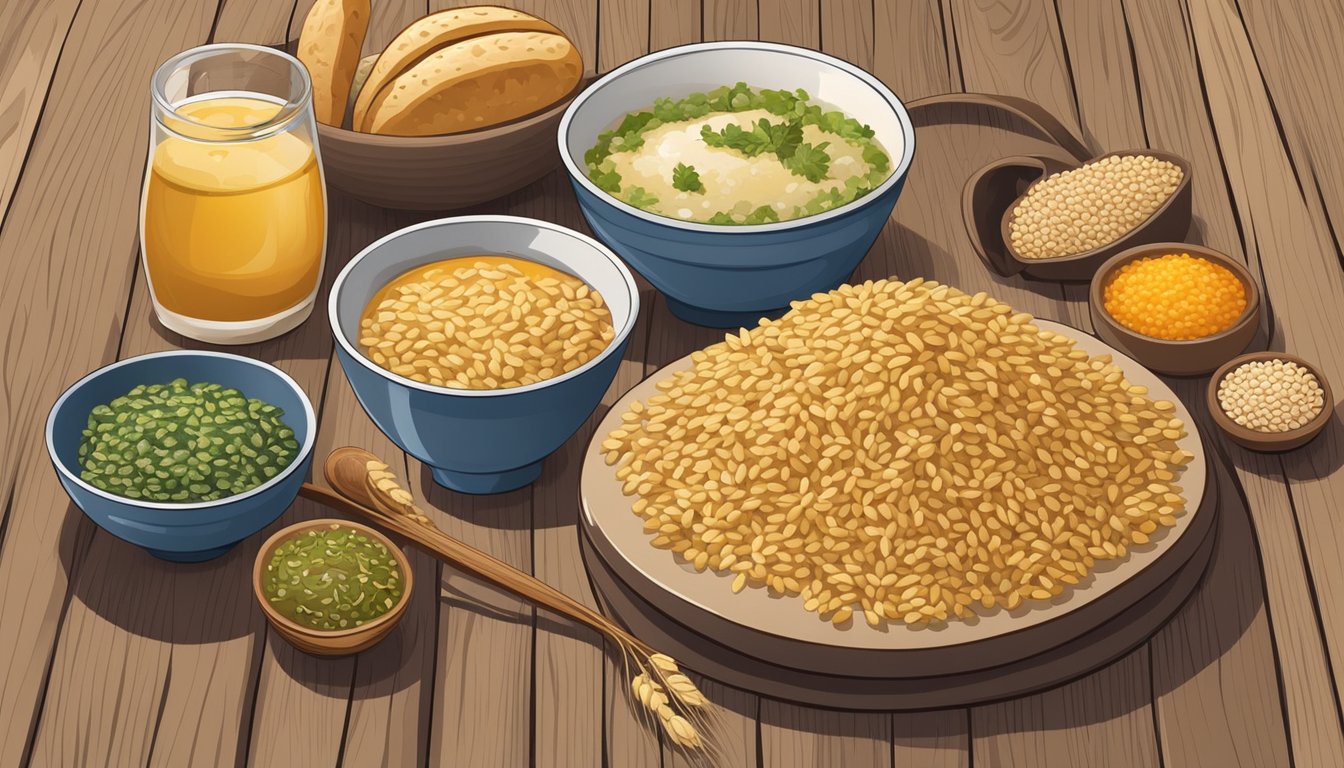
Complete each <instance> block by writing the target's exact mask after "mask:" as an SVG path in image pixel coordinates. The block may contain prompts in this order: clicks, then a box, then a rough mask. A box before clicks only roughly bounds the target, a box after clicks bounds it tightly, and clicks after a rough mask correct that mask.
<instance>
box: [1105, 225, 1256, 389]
mask: <svg viewBox="0 0 1344 768" xmlns="http://www.w3.org/2000/svg"><path fill="white" fill-rule="evenodd" d="M1167 253H1188V254H1190V255H1192V256H1198V257H1201V258H1204V259H1208V260H1209V261H1212V262H1213V263H1215V264H1218V265H1220V266H1223V267H1226V268H1227V269H1229V270H1231V272H1232V274H1234V275H1236V276H1237V279H1238V280H1240V281H1241V284H1242V287H1243V288H1245V290H1246V309H1245V310H1243V311H1242V313H1241V317H1239V318H1237V321H1236V322H1234V323H1233V324H1232V325H1231V326H1230V327H1228V328H1227V329H1226V330H1223V331H1220V332H1218V333H1215V334H1213V335H1212V336H1205V337H1203V338H1200V339H1189V340H1185V341H1169V340H1167V339H1158V338H1155V337H1152V336H1147V335H1144V334H1142V333H1137V332H1135V331H1131V330H1130V329H1128V328H1126V327H1125V326H1123V325H1121V324H1120V323H1119V322H1117V321H1116V319H1115V318H1113V317H1111V313H1109V312H1107V311H1106V304H1105V300H1104V297H1105V291H1106V285H1107V284H1109V283H1110V281H1111V278H1112V276H1113V275H1114V274H1115V272H1116V270H1118V269H1120V267H1122V266H1124V265H1125V264H1128V263H1129V262H1131V261H1134V260H1136V259H1141V258H1143V257H1145V256H1161V255H1162V254H1167ZM1088 299H1089V301H1088V305H1089V306H1088V309H1089V311H1090V313H1091V315H1092V327H1093V330H1094V331H1096V334H1097V335H1098V336H1100V337H1101V338H1102V339H1105V340H1106V342H1107V343H1109V344H1110V345H1111V346H1114V347H1116V348H1118V349H1120V350H1121V351H1123V352H1125V353H1127V354H1129V356H1130V357H1133V358H1134V359H1135V360H1138V361H1139V362H1140V363H1143V364H1144V365H1145V366H1147V367H1148V368H1150V369H1151V370H1154V371H1156V372H1158V373H1166V374H1171V375H1173V376H1199V375H1202V374H1205V373H1208V372H1210V371H1212V370H1214V369H1215V368H1217V367H1218V366H1220V365H1222V364H1223V363H1225V362H1227V361H1228V360H1230V359H1232V358H1233V357H1235V356H1236V355H1238V354H1240V353H1241V352H1242V350H1244V349H1246V347H1247V345H1249V344H1250V343H1251V339H1253V338H1255V332H1256V330H1257V329H1258V328H1259V327H1260V312H1261V302H1260V286H1259V285H1257V284H1256V282H1255V278H1254V277H1252V276H1251V273H1250V271H1249V270H1247V269H1246V266H1245V265H1244V264H1242V263H1241V262H1240V261H1237V260H1236V259H1234V258H1232V257H1230V256H1228V255H1226V254H1224V253H1220V252H1218V251H1215V250H1213V249H1212V248H1206V247H1204V246H1202V245H1193V244H1191V243H1152V244H1149V245H1141V246H1137V247H1135V248H1130V249H1129V250H1127V251H1124V252H1122V253H1119V254H1116V255H1115V256H1112V257H1111V258H1110V260H1108V261H1107V262H1106V263H1105V264H1102V265H1101V268H1100V269H1098V270H1097V273H1096V275H1094V276H1093V278H1092V287H1091V290H1090V291H1089V292H1088Z"/></svg>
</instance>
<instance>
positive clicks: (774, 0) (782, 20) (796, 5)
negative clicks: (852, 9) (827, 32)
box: [756, 0, 821, 48]
mask: <svg viewBox="0 0 1344 768" xmlns="http://www.w3.org/2000/svg"><path fill="white" fill-rule="evenodd" d="M756 9H757V12H758V14H759V17H758V19H757V29H758V30H759V32H760V36H761V39H762V40H768V41H770V42H774V43H788V44H790V45H800V46H802V47H804V48H819V47H821V0H759V2H757V3H756Z"/></svg>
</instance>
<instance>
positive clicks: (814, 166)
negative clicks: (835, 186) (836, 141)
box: [782, 141, 831, 182]
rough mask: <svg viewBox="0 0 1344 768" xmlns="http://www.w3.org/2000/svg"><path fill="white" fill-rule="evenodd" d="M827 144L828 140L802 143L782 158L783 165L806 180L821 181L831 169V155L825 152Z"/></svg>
mask: <svg viewBox="0 0 1344 768" xmlns="http://www.w3.org/2000/svg"><path fill="white" fill-rule="evenodd" d="M829 145H830V142H829V141H823V142H821V143H820V144H807V143H803V144H801V145H799V146H798V149H797V150H795V151H794V153H793V154H792V155H791V156H789V157H786V158H783V160H782V161H783V163H784V167H785V168H788V169H789V170H790V171H793V173H794V174H795V175H797V176H802V177H803V178H805V179H807V180H808V181H812V182H817V181H821V180H822V179H824V178H826V172H827V171H829V170H830V169H831V156H830V155H828V154H826V147H827V146H829Z"/></svg>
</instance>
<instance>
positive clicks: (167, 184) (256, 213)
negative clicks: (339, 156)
mask: <svg viewBox="0 0 1344 768" xmlns="http://www.w3.org/2000/svg"><path fill="white" fill-rule="evenodd" d="M281 108H282V105H281V104H279V103H276V102H274V101H272V100H270V99H267V98H264V97H255V96H252V95H247V96H238V95H228V96H214V97H210V98H205V99H201V100H198V101H191V102H187V103H183V104H180V105H178V106H176V107H175V111H176V116H177V117H180V118H183V119H184V122H186V121H190V123H193V124H195V130H196V132H197V135H199V132H200V131H201V130H202V129H201V128H199V126H208V127H215V128H219V129H222V130H221V133H226V132H227V129H236V128H247V127H249V126H260V125H263V124H264V123H265V122H266V121H267V120H268V119H270V118H272V117H274V116H275V115H276V114H277V113H278V112H279V111H280V109H281ZM165 122H166V123H167V124H168V127H169V128H172V127H173V125H172V124H173V122H174V121H173V119H172V118H170V119H168V120H166V121H165ZM208 127H207V128H206V129H204V130H207V131H208V130H209V128H208ZM153 152H154V154H153V158H152V159H151V161H150V168H149V179H148V181H147V183H146V185H145V200H144V213H143V218H142V227H143V230H142V237H143V241H144V252H145V268H146V271H147V272H148V274H149V279H150V286H151V288H152V290H153V292H154V298H155V299H156V301H157V302H158V304H159V305H160V306H161V307H163V308H164V309H167V310H168V311H170V312H174V313H177V314H179V315H183V316H186V317H189V318H195V319H199V320H209V321H221V322H239V321H254V320H261V319H264V318H269V317H272V316H275V315H278V314H280V313H283V312H285V311H286V310H289V309H291V308H293V307H296V306H298V305H299V304H301V303H303V302H304V301H305V300H306V299H307V298H308V297H309V296H310V295H312V293H313V291H314V290H315V289H316V288H317V282H318V280H319V278H320V276H321V271H322V254H323V248H324V245H325V243H324V238H325V237H326V231H325V230H326V210H325V203H324V198H323V191H322V174H321V171H320V170H319V167H318V161H317V154H316V152H315V151H314V150H313V146H312V145H311V144H310V143H309V142H308V141H307V140H305V138H304V137H303V136H302V135H298V134H297V133H296V132H291V131H284V130H281V131H278V132H275V133H272V134H269V135H264V136H262V137H260V138H255V139H247V140H241V141H228V142H225V141H202V140H197V139H193V138H187V137H186V136H184V135H179V134H175V133H172V132H169V133H168V135H167V136H165V138H164V139H163V140H162V141H161V142H160V143H159V144H158V146H157V147H155V148H154V149H153Z"/></svg>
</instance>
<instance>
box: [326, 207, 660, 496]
mask: <svg viewBox="0 0 1344 768" xmlns="http://www.w3.org/2000/svg"><path fill="white" fill-rule="evenodd" d="M482 254H489V255H503V256H512V257H515V258H519V259H527V260H529V261H534V262H538V263H540V264H545V265H547V266H550V267H552V268H554V269H558V270H561V271H563V272H568V273H569V274H572V275H574V276H576V277H578V278H579V279H581V280H583V281H584V282H585V283H587V284H588V285H589V287H591V288H593V289H594V290H596V291H597V292H598V293H599V294H601V295H602V299H603V301H604V302H605V303H606V305H607V307H608V309H610V310H611V319H612V325H613V326H614V327H615V331H616V336H615V338H613V339H612V342H611V344H609V345H608V346H607V348H606V349H604V350H603V351H602V352H601V353H600V354H598V355H597V356H596V357H594V358H593V359H592V360H589V361H588V362H587V363H585V364H584V365H582V366H579V367H578V368H575V369H574V370H572V371H569V372H568V373H565V374H563V375H560V376H556V377H555V378H553V379H547V380H546V381H540V382H537V383H535V384H529V385H527V386H523V387H512V388H508V389H453V388H449V387H436V386H433V385H430V384H423V383H421V382H418V381H414V380H412V379H408V378H405V377H403V376H398V375H397V374H395V373H392V372H391V371H388V370H386V369H384V368H381V367H379V366H378V365H377V364H376V363H374V362H373V361H372V360H370V359H369V358H368V357H367V356H366V355H365V354H364V352H363V351H362V349H361V348H360V347H359V322H360V318H361V316H362V315H363V313H364V308H365V306H367V305H368V303H369V300H370V299H372V298H373V296H374V295H375V294H376V293H377V292H378V291H379V290H381V289H382V288H383V286H385V285H387V284H388V283H389V282H391V281H392V280H393V279H394V278H396V277H397V276H399V275H401V274H402V273H404V272H406V271H408V270H410V269H413V268H415V267H418V266H420V265H422V264H426V263H429V262H432V261H439V260H441V259H450V258H454V257H458V256H475V255H482ZM329 309H330V311H329V313H328V316H329V317H330V319H331V330H332V333H333V334H334V335H335V337H336V357H337V359H338V360H340V361H341V368H342V369H343V370H344V371H345V375H346V378H348V379H349V380H350V385H351V386H352V387H353V388H354V390H355V396H356V397H358V398H359V403H360V405H362V406H363V407H364V410H365V411H366V412H367V413H368V414H369V417H370V418H371V419H373V421H374V423H375V424H377V425H378V428H379V429H381V430H382V431H383V432H384V433H385V434H386V435H387V436H388V437H389V438H391V440H392V442H394V443H396V444H397V445H398V446H400V447H401V448H402V450H404V451H406V452H407V453H409V454H411V455H412V456H414V457H416V458H417V459H419V460H420V461H422V462H424V463H425V464H428V465H429V466H430V467H431V468H432V470H433V475H434V480H435V482H437V483H438V484H439V485H442V486H444V487H445V488H450V489H452V490H455V491H461V492H463V493H502V492H504V491H511V490H514V489H516V488H521V487H523V486H525V485H527V484H529V483H531V482H532V481H533V480H536V479H537V477H538V476H539V475H540V474H541V465H542V460H543V459H545V458H546V457H547V456H548V455H550V454H551V453H552V452H553V451H555V449H556V448H559V447H560V446H561V444H563V443H564V442H565V441H566V440H568V439H569V437H570V435H572V434H574V432H575V431H576V430H577V429H578V428H579V427H580V426H581V425H582V424H583V422H584V421H586V420H587V419H588V416H589V415H590V414H591V413H592V412H593V409H594V408H596V407H597V404H598V402H599V401H601V399H602V395H603V393H605V392H606V391H607V387H609V386H610V385H611V382H612V380H613V379H614V378H615V377H616V369H617V366H619V365H620V362H621V355H622V354H623V353H624V351H625V347H626V343H627V342H628V341H629V338H630V331H631V329H633V328H634V327H635V318H636V317H637V316H638V314H639V291H638V289H637V288H636V287H635V279H634V276H633V275H631V274H630V270H629V269H627V268H626V267H625V265H624V264H622V263H621V261H620V259H618V258H616V256H615V254H613V253H612V252H611V251H609V250H607V249H606V248H605V247H603V246H602V245H601V244H600V243H598V242H597V241H595V240H593V239H592V238H590V237H587V236H585V235H581V234H579V233H578V232H574V231H572V230H569V229H565V228H564V227H561V226H558V225H555V224H550V223H547V222H544V221H537V220H535V219H525V218H519V217H516V216H459V217H456V218H449V219H439V220H436V221H427V222H424V223H422V224H416V225H414V226H410V227H407V228H405V229H402V230H400V231H397V232H393V233H392V234H390V235H388V236H387V237H384V238H383V239H381V240H379V241H377V242H375V243H373V244H372V245H370V246H369V247H367V248H365V249H364V250H363V251H361V252H360V253H359V254H358V255H356V256H355V257H354V258H353V259H351V260H350V263H349V264H347V265H346V267H345V269H343V270H341V273H340V274H339V275H337V277H336V282H335V283H334V284H333V285H332V288H331V298H330V308H329Z"/></svg>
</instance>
